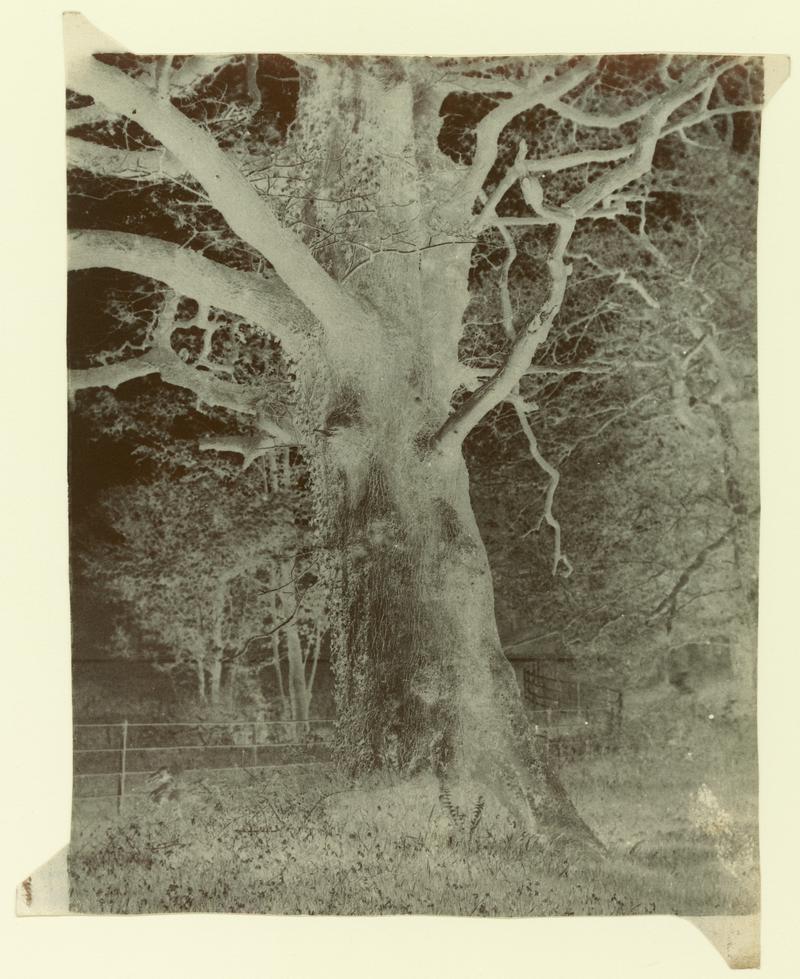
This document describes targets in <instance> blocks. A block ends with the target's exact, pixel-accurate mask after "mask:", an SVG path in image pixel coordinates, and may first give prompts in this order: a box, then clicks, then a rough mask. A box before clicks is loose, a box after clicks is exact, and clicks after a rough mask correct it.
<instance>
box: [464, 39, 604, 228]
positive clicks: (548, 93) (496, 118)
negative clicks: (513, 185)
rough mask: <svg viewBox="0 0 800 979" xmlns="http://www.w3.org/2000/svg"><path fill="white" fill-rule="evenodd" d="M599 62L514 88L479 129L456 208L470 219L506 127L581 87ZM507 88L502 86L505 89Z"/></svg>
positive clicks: (591, 61)
mask: <svg viewBox="0 0 800 979" xmlns="http://www.w3.org/2000/svg"><path fill="white" fill-rule="evenodd" d="M595 64H596V59H593V58H587V59H583V60H582V61H581V62H580V64H578V65H575V67H573V68H571V69H569V71H566V72H564V74H563V75H559V76H558V77H557V78H554V79H552V80H551V81H549V82H541V81H540V80H539V77H538V76H537V77H535V78H533V79H532V80H531V82H530V83H529V84H528V85H526V86H525V87H524V88H522V89H521V90H520V89H519V87H514V86H512V90H513V91H514V94H512V96H511V98H509V99H505V100H503V101H502V102H500V103H499V105H498V106H497V107H496V108H495V109H492V111H491V112H489V113H487V114H486V115H485V116H484V117H483V119H481V121H480V122H479V123H478V125H477V127H476V129H475V154H474V156H473V158H472V164H471V166H470V168H469V171H468V172H467V175H466V177H465V178H464V180H463V181H462V183H461V186H460V187H459V188H458V189H457V190H456V193H455V195H454V200H453V205H454V206H455V208H457V209H459V210H460V211H461V214H462V218H463V217H468V216H469V214H470V212H471V211H472V207H473V205H474V204H475V201H476V199H477V198H478V196H479V194H480V192H481V188H482V187H483V184H484V182H485V181H486V178H487V176H488V174H489V171H490V170H491V169H492V167H493V166H494V163H495V160H496V159H497V141H498V139H499V138H500V134H501V133H502V132H503V130H504V129H505V127H506V126H507V125H508V124H509V123H510V122H511V121H512V120H513V119H514V118H515V117H516V116H518V115H520V113H522V112H526V111H527V110H529V109H533V108H535V106H537V105H542V104H545V103H546V102H547V101H549V100H551V99H554V98H557V97H558V96H561V95H565V94H566V93H567V92H569V91H570V90H571V89H573V88H575V86H576V85H579V84H580V83H581V82H582V81H583V80H584V79H585V78H586V77H587V76H588V75H589V74H590V73H591V72H592V70H593V68H594V66H595ZM503 87H504V86H503V85H498V89H502V88H503Z"/></svg>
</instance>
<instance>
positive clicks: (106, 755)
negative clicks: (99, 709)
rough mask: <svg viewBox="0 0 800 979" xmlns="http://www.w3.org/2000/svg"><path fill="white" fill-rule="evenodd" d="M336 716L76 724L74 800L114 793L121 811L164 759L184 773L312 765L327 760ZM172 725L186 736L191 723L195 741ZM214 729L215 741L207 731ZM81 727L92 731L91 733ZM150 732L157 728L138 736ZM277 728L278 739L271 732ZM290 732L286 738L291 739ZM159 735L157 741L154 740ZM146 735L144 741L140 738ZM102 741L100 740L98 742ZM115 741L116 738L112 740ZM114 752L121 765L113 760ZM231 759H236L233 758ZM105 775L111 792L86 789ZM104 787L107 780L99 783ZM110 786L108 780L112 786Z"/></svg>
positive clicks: (142, 793)
mask: <svg viewBox="0 0 800 979" xmlns="http://www.w3.org/2000/svg"><path fill="white" fill-rule="evenodd" d="M333 724H334V721H333V720H332V719H330V718H314V719H310V720H308V721H215V722H200V723H192V722H185V721H180V722H159V723H152V724H148V723H143V722H136V723H130V722H128V721H120V722H115V723H106V724H75V725H73V755H74V773H73V794H72V795H73V801H74V802H88V801H90V800H108V799H115V800H116V802H117V811H118V812H121V811H122V809H123V807H124V805H125V800H126V798H130V797H131V796H140V797H142V796H145V795H147V794H148V792H146V791H144V790H142V789H140V788H137V786H138V785H140V784H142V783H144V781H145V780H146V779H147V778H148V777H149V776H150V775H151V774H152V773H153V769H154V768H156V767H161V765H167V764H169V765H173V766H178V768H179V771H180V773H181V775H187V774H195V775H200V774H202V775H204V776H206V777H209V776H213V775H215V774H216V773H222V772H234V771H235V772H239V773H241V772H242V771H246V772H252V771H256V770H261V771H268V770H270V769H273V768H285V767H293V768H297V767H300V768H308V767H312V766H317V765H321V764H326V763H328V762H329V761H330V759H331V750H330V742H331V736H332V733H333ZM165 729H166V730H170V729H172V730H173V731H175V732H177V733H180V734H182V735H183V736H184V741H186V740H191V737H189V738H187V737H186V735H187V729H191V730H194V731H196V732H197V734H198V741H197V742H196V743H191V744H186V743H177V744H175V743H170V742H169V738H167V739H166V741H165V740H160V741H159V740H158V739H159V733H158V732H161V734H160V737H161V738H162V739H163V737H164V732H165ZM205 731H213V732H216V736H215V740H214V742H213V743H211V742H210V741H209V739H208V738H207V737H204V735H203V732H205ZM81 732H91V735H90V736H89V738H88V740H89V741H90V742H91V741H94V742H95V743H94V744H87V738H86V737H85V735H83V734H81ZM146 732H156V733H155V734H154V735H153V734H151V735H150V736H149V737H148V736H145V737H140V738H138V739H137V737H136V735H137V734H138V735H140V736H141V735H144V734H145V733H146ZM270 732H273V733H275V734H276V735H277V738H278V739H279V740H272V739H269V738H267V739H266V740H264V738H265V736H266V734H267V733H270ZM287 738H288V740H287ZM154 739H155V742H156V743H153V741H154ZM137 740H144V741H146V742H147V743H146V744H140V743H137ZM98 741H100V742H102V743H100V744H98V743H97V742H98ZM112 742H113V743H112ZM113 758H117V759H118V764H117V765H111V764H110V762H111V760H112V759H113ZM231 762H235V763H234V764H231ZM97 779H106V780H110V781H111V783H112V784H113V785H114V786H115V789H114V791H113V792H111V791H109V792H101V793H99V794H98V793H94V792H92V793H87V792H85V791H84V790H83V789H82V788H81V786H82V785H83V784H87V785H93V784H95V783H91V782H90V783H87V782H86V780H97ZM101 787H104V786H101ZM109 787H110V786H109Z"/></svg>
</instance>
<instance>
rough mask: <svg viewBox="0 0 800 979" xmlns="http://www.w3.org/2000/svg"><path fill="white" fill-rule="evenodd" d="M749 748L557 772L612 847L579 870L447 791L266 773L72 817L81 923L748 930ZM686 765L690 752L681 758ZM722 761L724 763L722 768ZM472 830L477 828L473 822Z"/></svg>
mask: <svg viewBox="0 0 800 979" xmlns="http://www.w3.org/2000/svg"><path fill="white" fill-rule="evenodd" d="M737 740H738V735H736V734H735V733H734V732H732V731H728V732H721V733H720V734H719V735H718V736H717V737H716V739H709V740H708V742H707V744H706V745H705V747H704V750H703V751H702V752H692V751H689V750H688V749H686V748H685V747H684V746H683V745H680V744H679V745H673V746H670V747H669V748H668V749H664V748H661V749H659V750H658V751H656V750H654V749H646V750H643V751H638V752H623V753H617V754H615V755H607V756H602V757H587V758H583V759H580V760H578V761H576V762H574V763H572V764H571V765H569V766H566V767H565V769H564V771H563V773H562V774H563V778H564V782H565V784H566V786H567V788H568V790H569V792H570V793H571V795H572V797H573V798H574V799H575V801H576V803H577V805H578V808H579V809H580V811H581V813H582V814H583V815H584V816H585V817H586V818H587V820H588V821H589V822H590V824H591V825H592V827H593V828H594V829H596V830H597V832H598V834H599V835H600V837H601V838H602V839H603V840H604V841H605V842H606V844H607V845H608V849H609V853H608V858H607V859H606V860H604V861H602V862H588V861H583V862H580V861H577V860H575V859H574V858H573V857H571V856H570V855H569V853H565V852H559V851H558V850H557V848H554V847H547V848H545V847H543V846H542V844H541V842H540V841H538V840H536V839H535V838H532V837H526V836H523V835H520V834H510V833H508V832H507V831H502V830H501V829H499V828H498V827H497V826H494V825H492V824H491V822H490V821H489V820H488V818H487V819H484V814H483V813H482V812H481V811H479V810H480V807H479V806H478V805H477V801H476V807H475V809H474V810H473V812H472V813H470V814H469V818H468V819H466V820H465V821H463V823H462V824H458V823H457V822H454V821H453V820H452V818H451V817H450V816H449V815H448V813H447V811H446V807H445V806H444V805H443V804H442V803H441V801H440V800H439V799H438V798H437V791H436V787H435V783H433V781H432V780H430V783H427V782H425V780H422V781H420V782H418V783H415V784H413V785H412V786H410V787H408V786H406V787H404V788H403V789H400V788H399V787H398V786H397V785H393V784H392V781H391V780H390V779H386V778H384V779H381V780H380V781H373V782H372V783H369V784H366V785H365V784H363V783H362V784H361V785H360V787H358V788H355V787H354V786H352V785H349V784H347V783H346V782H345V781H344V780H342V779H340V778H339V777H338V776H336V775H335V774H333V773H327V774H322V775H320V774H319V773H317V774H316V775H315V776H314V777H313V778H312V777H306V778H301V777H299V776H297V775H289V774H287V773H278V772H272V773H271V774H270V775H269V776H267V777H266V778H264V779H263V780H257V779H253V780H252V781H251V783H250V784H249V785H248V786H247V787H243V788H240V789H238V790H237V791H235V792H232V791H228V790H220V789H219V788H215V787H214V786H206V787H205V788H204V789H199V790H198V791H197V792H195V793H191V794H189V795H187V797H186V798H184V799H183V800H182V801H180V802H179V803H178V804H171V805H166V806H161V807H155V806H147V807H142V808H140V809H139V810H138V811H134V812H132V813H130V814H127V815H123V816H120V817H116V818H114V819H109V820H92V821H89V820H86V819H84V820H81V819H80V818H79V816H76V819H75V823H74V831H73V841H72V848H71V856H70V878H71V888H72V895H71V902H72V907H73V910H75V911H79V912H87V913H98V912H110V913H152V912H162V911H242V912H251V913H274V914H448V915H489V916H492V915H505V916H514V915H536V916H542V915H592V914H645V913H658V914H744V913H751V912H753V911H754V910H756V909H757V906H758V873H757V856H756V852H755V845H754V842H753V841H754V838H755V825H756V784H755V778H754V772H750V770H749V769H748V768H747V766H746V765H741V764H737V762H736V759H737V758H740V757H741V756H740V754H739V753H738V752H737V744H736V741H737ZM687 752H688V754H687ZM725 759H727V761H725ZM476 811H478V812H477V815H475V812H476Z"/></svg>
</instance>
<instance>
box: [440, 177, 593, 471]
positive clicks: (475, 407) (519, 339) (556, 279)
mask: <svg viewBox="0 0 800 979" xmlns="http://www.w3.org/2000/svg"><path fill="white" fill-rule="evenodd" d="M526 181H529V183H527V185H526V183H525V182H523V191H524V192H525V196H526V200H527V203H528V204H529V206H531V207H532V208H533V209H534V210H537V211H538V213H539V214H540V215H541V216H542V217H545V218H547V219H548V222H549V223H550V224H555V225H556V227H557V229H558V232H557V235H556V241H555V245H554V246H553V250H552V252H551V254H550V259H549V261H548V268H549V270H550V292H549V295H548V297H547V299H546V301H545V302H544V303H543V304H542V306H541V308H540V310H539V312H538V313H537V314H536V316H534V317H533V319H532V320H531V321H530V323H529V324H528V325H527V326H526V327H524V328H523V329H521V330H520V331H519V333H518V334H517V336H516V339H515V340H514V342H513V343H512V344H511V348H510V350H509V353H508V356H507V357H506V360H505V363H504V364H503V365H502V366H501V367H500V368H499V370H498V371H497V373H496V374H495V375H494V377H491V378H490V379H489V380H488V381H486V382H485V383H484V384H482V385H481V387H480V388H478V390H477V391H475V393H474V394H473V395H472V396H471V397H469V398H467V400H466V401H465V402H464V403H463V404H462V406H461V407H460V408H459V410H458V411H456V412H455V413H454V414H452V415H451V416H450V418H448V420H447V421H446V422H445V423H444V425H443V426H442V427H441V429H440V430H439V433H438V434H437V436H436V438H435V440H434V445H435V446H436V447H437V448H438V449H439V450H440V451H443V452H452V451H454V450H455V449H456V448H457V447H459V446H460V445H461V443H462V442H463V440H464V439H465V438H466V436H467V435H468V434H469V433H470V432H471V431H472V429H473V428H474V427H475V426H476V425H477V424H478V422H479V421H480V420H481V419H482V418H484V417H485V416H486V415H487V414H488V413H489V412H490V411H491V410H492V409H493V408H495V407H496V406H497V405H499V404H500V403H501V402H502V401H505V400H506V399H507V398H508V396H509V395H510V394H511V393H512V391H513V390H514V389H515V388H516V386H517V384H518V383H519V380H520V378H521V377H522V375H523V374H524V373H525V371H526V370H527V368H528V367H529V366H530V363H531V361H532V360H533V356H534V354H535V353H536V350H537V349H538V347H539V346H540V344H542V343H543V342H544V341H545V340H546V339H547V336H548V335H549V333H550V330H551V328H552V326H553V322H554V321H555V318H556V316H557V315H558V312H559V310H560V309H561V304H562V302H563V299H564V293H565V291H566V288H567V279H568V278H569V275H570V272H571V271H572V268H571V266H569V265H567V264H566V263H565V261H564V255H565V253H566V249H567V246H568V244H569V242H570V239H571V237H572V233H573V231H574V230H575V219H574V218H573V217H571V216H570V215H567V214H565V213H564V212H563V211H562V210H561V209H558V208H552V207H547V206H546V205H545V204H544V203H543V202H542V200H541V187H539V185H538V183H537V182H536V178H535V177H528V178H526Z"/></svg>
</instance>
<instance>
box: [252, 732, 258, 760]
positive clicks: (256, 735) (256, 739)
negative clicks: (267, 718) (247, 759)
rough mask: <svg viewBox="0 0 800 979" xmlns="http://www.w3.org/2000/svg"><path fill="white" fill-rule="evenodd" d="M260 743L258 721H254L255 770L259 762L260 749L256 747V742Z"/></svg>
mask: <svg viewBox="0 0 800 979" xmlns="http://www.w3.org/2000/svg"><path fill="white" fill-rule="evenodd" d="M257 741H258V721H253V768H255V767H256V764H257V762H258V748H257V747H256V742H257Z"/></svg>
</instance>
